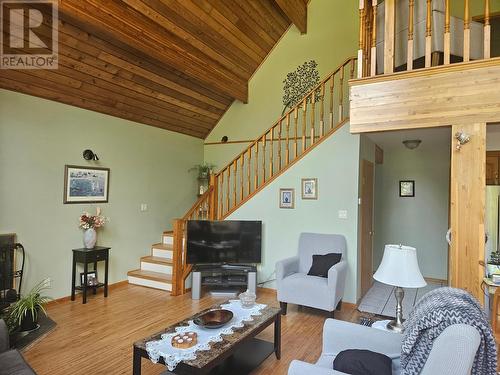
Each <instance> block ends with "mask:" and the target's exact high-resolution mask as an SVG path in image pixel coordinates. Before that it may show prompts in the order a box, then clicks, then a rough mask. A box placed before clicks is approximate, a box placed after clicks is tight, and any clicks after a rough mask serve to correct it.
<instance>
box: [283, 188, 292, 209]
mask: <svg viewBox="0 0 500 375" xmlns="http://www.w3.org/2000/svg"><path fill="white" fill-rule="evenodd" d="M294 207H295V189H292V188H282V189H280V208H294Z"/></svg>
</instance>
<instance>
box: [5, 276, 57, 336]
mask: <svg viewBox="0 0 500 375" xmlns="http://www.w3.org/2000/svg"><path fill="white" fill-rule="evenodd" d="M47 289H48V284H47V280H42V281H41V282H40V283H38V284H37V285H35V286H34V287H33V289H31V291H30V292H29V293H28V294H26V295H24V296H23V297H21V298H20V299H19V300H18V301H17V302H15V303H14V304H12V305H10V306H9V307H8V312H7V315H8V318H7V323H8V325H9V330H10V331H13V330H15V329H17V328H19V331H32V330H34V329H35V328H36V327H37V326H38V316H39V314H40V313H44V314H45V315H46V314H47V312H46V311H45V308H44V305H45V304H46V303H47V302H49V301H50V300H51V298H50V297H47V296H44V295H42V293H43V292H44V291H45V290H47Z"/></svg>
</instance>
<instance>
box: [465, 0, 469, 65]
mask: <svg viewBox="0 0 500 375" xmlns="http://www.w3.org/2000/svg"><path fill="white" fill-rule="evenodd" d="M464 5H465V9H464V62H466V61H469V60H470V12H469V0H465V3H464Z"/></svg>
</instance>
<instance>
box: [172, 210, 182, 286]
mask: <svg viewBox="0 0 500 375" xmlns="http://www.w3.org/2000/svg"><path fill="white" fill-rule="evenodd" d="M183 222H184V221H183V220H182V219H174V221H173V226H172V227H173V231H174V244H173V249H172V293H171V294H172V295H173V296H178V295H181V294H182V293H183V290H184V278H183V274H184V270H183V267H182V265H183V262H182V251H183V249H182V242H183V238H184V223H183Z"/></svg>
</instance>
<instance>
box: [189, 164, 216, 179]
mask: <svg viewBox="0 0 500 375" xmlns="http://www.w3.org/2000/svg"><path fill="white" fill-rule="evenodd" d="M214 168H215V165H214V164H210V163H201V164H196V165H193V167H192V168H189V172H191V171H198V178H200V179H208V177H209V176H210V174H211V173H212V170H213V169H214Z"/></svg>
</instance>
